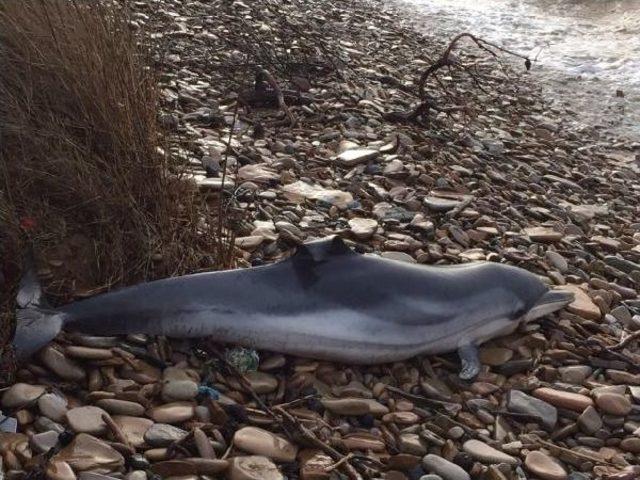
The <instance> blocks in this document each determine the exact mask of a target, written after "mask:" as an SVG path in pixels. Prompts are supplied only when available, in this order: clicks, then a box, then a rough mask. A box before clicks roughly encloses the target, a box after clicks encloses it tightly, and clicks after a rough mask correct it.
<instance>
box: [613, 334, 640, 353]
mask: <svg viewBox="0 0 640 480" xmlns="http://www.w3.org/2000/svg"><path fill="white" fill-rule="evenodd" d="M638 338H640V330H638V331H637V332H633V333H632V334H630V335H627V336H626V337H624V338H623V339H622V340H621V341H620V343H618V344H617V345H614V346H613V347H609V348H608V350H620V349H621V348H624V347H626V346H627V345H629V344H630V343H631V342H633V341H634V340H636V339H638Z"/></svg>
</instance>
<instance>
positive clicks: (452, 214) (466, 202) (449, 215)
mask: <svg viewBox="0 0 640 480" xmlns="http://www.w3.org/2000/svg"><path fill="white" fill-rule="evenodd" d="M474 199H475V197H472V196H471V197H469V198H467V199H466V200H464V201H463V202H461V203H460V204H459V205H457V206H456V207H455V208H454V209H453V210H451V211H450V212H447V213H446V217H447V218H455V217H456V216H458V215H459V214H460V213H462V211H463V210H464V209H465V208H467V207H468V206H469V205H471V202H473V200H474Z"/></svg>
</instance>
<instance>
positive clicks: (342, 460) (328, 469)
mask: <svg viewBox="0 0 640 480" xmlns="http://www.w3.org/2000/svg"><path fill="white" fill-rule="evenodd" d="M352 458H353V453H349V455H347V456H346V457H342V458H341V459H340V460H338V461H337V462H336V463H334V464H333V465H329V466H328V467H327V468H325V469H324V471H325V472H327V473H329V472H333V471H334V470H335V469H336V468H338V467H340V466H341V465H342V464H344V463H345V462H348V461H349V460H351V459H352Z"/></svg>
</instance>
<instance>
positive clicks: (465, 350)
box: [458, 343, 480, 380]
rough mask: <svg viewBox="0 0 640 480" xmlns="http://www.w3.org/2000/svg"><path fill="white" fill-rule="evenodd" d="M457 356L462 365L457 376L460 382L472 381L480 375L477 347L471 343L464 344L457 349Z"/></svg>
mask: <svg viewBox="0 0 640 480" xmlns="http://www.w3.org/2000/svg"><path fill="white" fill-rule="evenodd" d="M458 356H459V357H460V362H461V363H462V368H461V369H460V373H459V374H458V376H459V377H460V378H461V379H462V380H473V379H474V378H476V377H477V376H478V374H479V373H480V358H479V357H478V347H476V346H475V345H474V344H473V343H465V344H462V345H460V346H459V347H458Z"/></svg>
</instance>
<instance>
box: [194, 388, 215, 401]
mask: <svg viewBox="0 0 640 480" xmlns="http://www.w3.org/2000/svg"><path fill="white" fill-rule="evenodd" d="M198 395H206V396H207V397H209V398H211V399H213V400H219V399H220V392H219V391H218V390H216V389H215V388H213V387H209V386H208V385H200V386H199V387H198Z"/></svg>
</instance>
